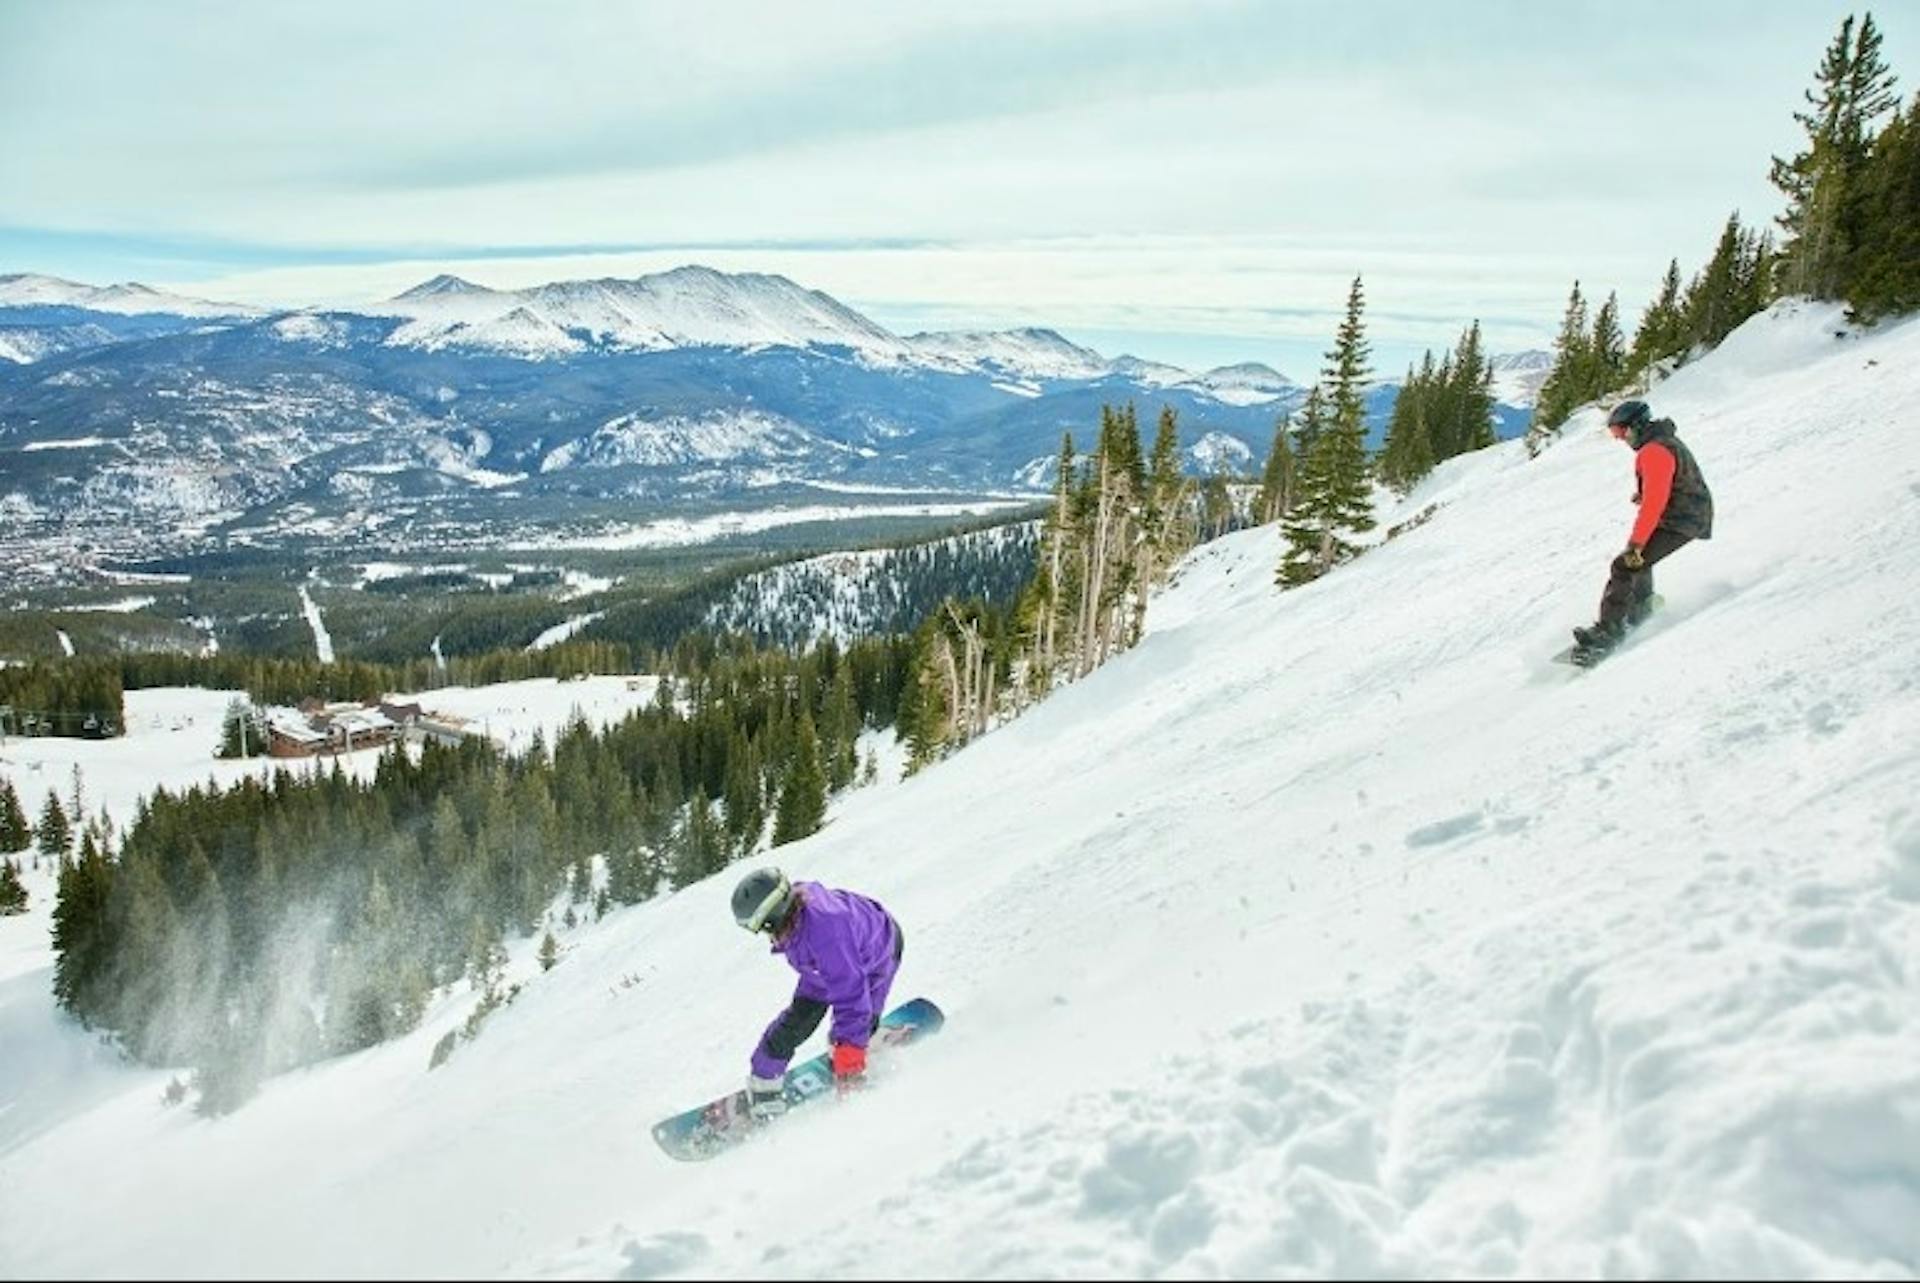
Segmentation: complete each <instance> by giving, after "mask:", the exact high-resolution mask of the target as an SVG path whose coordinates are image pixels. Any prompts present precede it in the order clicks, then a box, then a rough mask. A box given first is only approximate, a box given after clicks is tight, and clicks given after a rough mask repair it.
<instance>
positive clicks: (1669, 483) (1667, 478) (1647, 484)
mask: <svg viewBox="0 0 1920 1283" xmlns="http://www.w3.org/2000/svg"><path fill="white" fill-rule="evenodd" d="M1633 466H1634V470H1635V471H1637V472H1638V473H1639V474H1640V516H1639V518H1638V519H1637V520H1635V522H1634V523H1633V534H1632V535H1631V536H1629V539H1630V542H1632V543H1636V544H1638V545H1640V547H1642V548H1644V547H1646V546H1647V540H1649V539H1651V538H1653V531H1654V528H1655V527H1656V526H1658V525H1659V524H1660V518H1661V517H1663V516H1665V515H1666V511H1667V500H1668V499H1669V498H1671V497H1672V495H1673V470H1674V467H1675V460H1674V457H1673V451H1671V450H1669V449H1667V447H1665V446H1663V445H1661V444H1660V443H1659V442H1657V441H1656V442H1651V443H1649V444H1647V445H1645V446H1642V447H1641V448H1640V452H1639V453H1638V454H1636V455H1634V456H1633Z"/></svg>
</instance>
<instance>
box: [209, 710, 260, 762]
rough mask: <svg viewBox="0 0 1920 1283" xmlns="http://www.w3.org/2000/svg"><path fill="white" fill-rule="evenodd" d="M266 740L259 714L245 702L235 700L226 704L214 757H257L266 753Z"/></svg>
mask: <svg viewBox="0 0 1920 1283" xmlns="http://www.w3.org/2000/svg"><path fill="white" fill-rule="evenodd" d="M266 739H267V737H266V730H265V728H264V727H263V726H261V724H260V718H259V714H258V713H257V712H256V711H255V709H254V708H253V706H252V705H251V704H249V703H248V702H247V701H246V700H243V699H238V698H236V699H234V700H232V701H231V702H230V703H228V705H227V713H226V717H225V719H224V720H223V721H222V722H221V725H220V750H219V752H218V754H216V756H219V757H223V758H235V757H259V756H261V755H262V754H264V753H265V752H266V751H267V744H266Z"/></svg>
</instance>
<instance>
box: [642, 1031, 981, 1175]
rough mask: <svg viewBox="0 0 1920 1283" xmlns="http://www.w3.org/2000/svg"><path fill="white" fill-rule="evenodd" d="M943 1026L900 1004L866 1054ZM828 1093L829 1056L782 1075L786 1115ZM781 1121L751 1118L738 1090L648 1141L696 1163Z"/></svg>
mask: <svg viewBox="0 0 1920 1283" xmlns="http://www.w3.org/2000/svg"><path fill="white" fill-rule="evenodd" d="M945 1023H946V1016H945V1015H944V1014H943V1013H942V1012H941V1010H940V1008H938V1007H936V1006H934V1005H933V1003H932V1002H930V1001H928V1000H927V999H925V998H915V999H913V1000H912V1001H911V1002H906V1003H902V1004H901V1005H900V1006H898V1007H895V1008H894V1009H893V1010H892V1011H889V1012H888V1013H887V1014H886V1015H885V1016H883V1017H881V1019H880V1027H879V1029H877V1030H875V1031H874V1035H873V1041H872V1043H871V1044H870V1046H869V1048H868V1050H869V1053H870V1054H879V1055H883V1056H884V1055H885V1054H887V1053H890V1052H891V1051H893V1050H894V1049H896V1048H899V1047H904V1046H905V1045H906V1044H908V1043H910V1042H913V1041H915V1040H916V1039H919V1038H924V1037H926V1036H927V1035H928V1034H932V1033H936V1032H938V1031H939V1029H940V1026H941V1025H943V1024H945ZM832 1092H833V1063H832V1052H831V1051H824V1052H821V1053H820V1054H819V1055H817V1056H815V1057H813V1058H812V1059H811V1060H805V1061H802V1062H801V1063H799V1064H797V1065H795V1066H793V1067H792V1068H791V1069H789V1070H787V1075H786V1100H787V1113H792V1112H793V1111H794V1110H796V1109H798V1108H800V1107H801V1106H802V1105H805V1104H807V1103H808V1102H809V1101H813V1100H818V1099H819V1098H820V1097H822V1096H826V1095H831V1094H832ZM783 1117H785V1115H784V1114H776V1115H775V1116H774V1117H772V1118H765V1119H760V1118H755V1117H754V1116H753V1115H752V1114H751V1113H749V1112H748V1109H747V1091H746V1088H744V1087H742V1088H740V1089H739V1090H738V1091H733V1092H729V1093H728V1094H726V1095H725V1096H721V1097H720V1098H718V1099H717V1100H711V1101H708V1102H707V1103H706V1104H704V1105H701V1106H699V1107H697V1108H694V1109H689V1110H687V1111H686V1112H685V1113H680V1114H675V1115H673V1116H672V1117H670V1118H663V1119H661V1120H660V1121H659V1122H657V1123H655V1124H654V1125H653V1139H654V1140H655V1141H656V1142H658V1144H659V1146H660V1148H661V1149H663V1150H665V1151H666V1153H667V1155H668V1156H669V1157H671V1158H677V1159H680V1160H681V1161H682V1162H698V1161H700V1160H702V1159H707V1158H712V1157H713V1156H714V1155H715V1154H718V1153H721V1152H722V1151H724V1150H728V1149H731V1148H733V1147H734V1146H735V1145H738V1144H740V1143H741V1142H742V1141H744V1140H746V1139H748V1138H749V1137H751V1136H753V1135H756V1134H757V1133H759V1132H760V1131H762V1130H763V1129H765V1128H766V1127H768V1126H770V1125H771V1124H773V1123H775V1122H777V1121H779V1119H780V1118H783Z"/></svg>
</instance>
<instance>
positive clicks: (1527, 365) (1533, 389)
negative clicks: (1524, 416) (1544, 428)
mask: <svg viewBox="0 0 1920 1283" xmlns="http://www.w3.org/2000/svg"><path fill="white" fill-rule="evenodd" d="M1492 365H1493V399H1494V400H1496V401H1499V402H1501V403H1502V404H1505V405H1512V406H1520V407H1523V408H1526V409H1532V408H1533V403H1534V402H1535V401H1537V400H1538V399H1539V397H1540V385H1541V384H1543V383H1545V382H1546V381H1547V375H1549V374H1551V373H1552V372H1553V353H1551V352H1542V351H1540V350H1538V349H1529V350H1527V351H1525V352H1507V353H1502V354H1501V355H1499V356H1496V357H1494V358H1493V360H1492Z"/></svg>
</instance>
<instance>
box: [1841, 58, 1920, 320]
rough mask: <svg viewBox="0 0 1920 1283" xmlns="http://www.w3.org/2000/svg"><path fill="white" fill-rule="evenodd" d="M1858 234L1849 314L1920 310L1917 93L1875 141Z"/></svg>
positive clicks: (1866, 317)
mask: <svg viewBox="0 0 1920 1283" xmlns="http://www.w3.org/2000/svg"><path fill="white" fill-rule="evenodd" d="M1860 236H1861V241H1860V249H1859V257H1858V260H1857V264H1856V268H1857V270H1856V271H1855V273H1854V278H1853V283H1852V287H1851V288H1850V289H1849V290H1848V292H1847V301H1848V302H1849V303H1850V304H1851V305H1852V306H1851V308H1850V309H1849V312H1850V315H1851V316H1853V318H1854V319H1855V320H1859V321H1873V320H1877V319H1878V318H1880V317H1883V316H1891V315H1896V314H1898V313H1901V312H1908V311H1912V310H1914V309H1916V308H1920V94H1916V95H1915V96H1914V99H1913V102H1912V104H1911V105H1910V106H1909V107H1908V108H1907V110H1906V112H1905V113H1904V114H1903V113H1901V112H1899V111H1896V112H1895V113H1894V116H1893V120H1892V121H1891V122H1890V123H1889V124H1888V125H1887V127H1886V128H1885V129H1883V130H1881V131H1880V134H1879V136H1878V137H1876V138H1875V139H1874V142H1873V151H1872V155H1871V157H1870V158H1869V161H1868V164H1867V168H1866V171H1865V173H1864V174H1863V175H1862V179H1861V228H1860Z"/></svg>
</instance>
